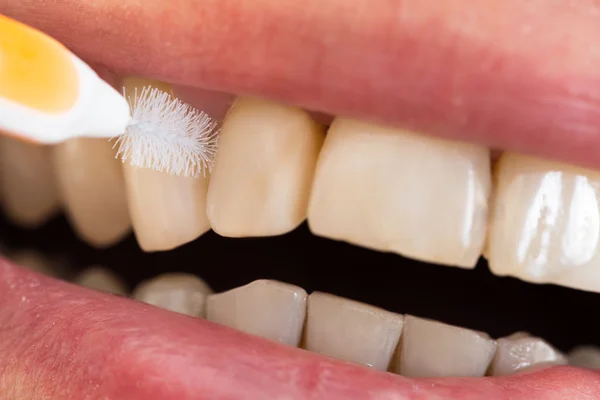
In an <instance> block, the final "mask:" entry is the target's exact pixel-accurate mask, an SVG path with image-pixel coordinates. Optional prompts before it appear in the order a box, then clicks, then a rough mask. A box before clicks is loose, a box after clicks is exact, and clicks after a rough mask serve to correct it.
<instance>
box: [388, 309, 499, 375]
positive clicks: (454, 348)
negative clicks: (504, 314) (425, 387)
mask: <svg viewBox="0 0 600 400" xmlns="http://www.w3.org/2000/svg"><path fill="white" fill-rule="evenodd" d="M400 342H401V343H400V346H401V347H400V353H399V357H397V358H396V359H395V360H394V362H393V363H392V364H393V365H392V370H393V371H394V372H396V373H399V374H400V375H404V376H408V377H412V378H428V377H445V376H454V377H460V376H465V377H481V376H484V375H485V372H486V370H487V369H488V366H489V365H490V362H491V361H492V358H493V357H494V353H495V351H496V343H495V342H494V341H493V340H492V339H490V337H489V336H488V335H486V334H485V333H482V332H476V331H472V330H470V329H465V328H460V327H457V326H452V325H447V324H444V323H441V322H437V321H432V320H429V319H423V318H418V317H413V316H410V315H407V316H406V318H405V319H404V332H403V333H402V339H401V341H400ZM398 358H399V359H398Z"/></svg>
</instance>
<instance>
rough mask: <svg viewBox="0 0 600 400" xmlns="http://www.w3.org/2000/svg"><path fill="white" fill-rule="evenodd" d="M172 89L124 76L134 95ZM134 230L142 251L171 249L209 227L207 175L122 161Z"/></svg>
mask: <svg viewBox="0 0 600 400" xmlns="http://www.w3.org/2000/svg"><path fill="white" fill-rule="evenodd" d="M149 85H150V86H152V87H156V88H159V89H161V90H163V91H166V92H167V93H171V90H170V87H169V86H168V85H167V84H164V83H160V82H156V81H149V80H145V79H141V78H133V77H129V78H126V79H124V80H123V86H124V87H125V89H126V93H128V94H129V95H130V96H132V97H133V94H134V90H135V88H137V89H138V94H139V93H140V92H141V89H142V88H143V87H145V86H149ZM123 169H124V173H125V188H126V193H127V202H128V206H129V214H130V217H131V222H132V225H133V231H134V233H135V236H136V239H137V241H138V244H139V245H140V247H141V248H142V249H143V250H145V251H164V250H172V249H174V248H176V247H178V246H181V245H183V244H185V243H188V242H191V241H192V240H194V239H196V238H198V237H199V236H201V235H202V234H204V233H206V232H207V231H209V230H210V225H209V223H208V218H207V216H206V193H207V190H208V182H209V178H208V174H207V176H206V177H202V176H201V177H198V178H194V177H187V176H175V175H169V174H167V173H165V172H159V171H155V170H152V169H148V168H139V167H134V166H132V165H131V164H129V163H128V162H127V161H126V162H125V163H124V165H123Z"/></svg>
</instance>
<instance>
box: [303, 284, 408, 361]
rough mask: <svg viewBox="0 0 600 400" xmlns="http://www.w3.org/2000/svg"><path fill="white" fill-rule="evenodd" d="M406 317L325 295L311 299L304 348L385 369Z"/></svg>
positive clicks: (313, 294)
mask: <svg viewBox="0 0 600 400" xmlns="http://www.w3.org/2000/svg"><path fill="white" fill-rule="evenodd" d="M403 323H404V317H403V316H402V315H399V314H395V313H392V312H389V311H386V310H382V309H380V308H377V307H373V306H370V305H368V304H364V303H359V302H357V301H353V300H349V299H344V298H342V297H337V296H333V295H330V294H326V293H320V292H313V293H311V295H310V296H309V297H308V311H307V317H306V328H305V336H304V346H303V347H304V348H305V349H307V350H310V351H314V352H316V353H321V354H325V355H328V356H332V357H335V358H339V359H342V360H346V361H351V362H355V363H358V364H364V365H368V366H371V367H373V368H376V369H379V370H386V369H387V368H388V366H389V364H390V360H391V359H392V356H393V354H394V350H395V349H396V346H397V345H398V340H399V339H400V335H401V334H402V326H403Z"/></svg>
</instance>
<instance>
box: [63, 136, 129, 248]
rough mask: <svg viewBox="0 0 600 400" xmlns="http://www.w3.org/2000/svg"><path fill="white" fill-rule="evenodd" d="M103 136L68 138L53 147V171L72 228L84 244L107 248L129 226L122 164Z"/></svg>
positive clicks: (121, 237) (127, 230)
mask: <svg viewBox="0 0 600 400" xmlns="http://www.w3.org/2000/svg"><path fill="white" fill-rule="evenodd" d="M115 154H116V151H115V150H114V149H113V144H112V143H111V142H109V141H108V140H106V139H90V138H82V139H71V140H68V141H66V142H64V143H61V144H58V145H56V146H55V147H54V149H53V161H54V171H55V173H56V180H57V182H58V187H59V190H60V194H61V198H62V200H63V203H64V205H65V210H66V213H67V215H68V217H69V221H70V222H71V224H72V226H73V228H74V230H75V231H76V232H77V233H78V235H79V236H80V237H81V238H82V239H83V240H84V241H86V242H87V243H89V244H91V245H93V246H96V247H100V248H103V247H109V246H111V245H113V244H116V243H117V242H119V241H120V240H121V239H123V238H124V237H125V236H126V235H127V234H128V233H129V232H130V228H131V221H130V219H129V212H128V210H127V198H126V195H125V182H124V180H123V167H122V164H121V162H120V161H119V160H117V159H116V158H115Z"/></svg>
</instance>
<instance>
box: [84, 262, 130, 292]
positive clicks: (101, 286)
mask: <svg viewBox="0 0 600 400" xmlns="http://www.w3.org/2000/svg"><path fill="white" fill-rule="evenodd" d="M74 282H75V283H77V284H79V285H81V286H85V287H87V288H90V289H94V290H97V291H100V292H107V293H112V294H118V295H121V296H125V295H127V293H128V289H127V284H126V283H125V282H124V281H123V279H122V278H121V277H120V276H119V275H117V274H116V273H114V272H113V271H111V270H109V269H108V268H104V267H100V266H92V267H88V268H86V269H85V270H83V271H82V272H81V273H79V274H78V275H77V277H76V278H75V279H74Z"/></svg>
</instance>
